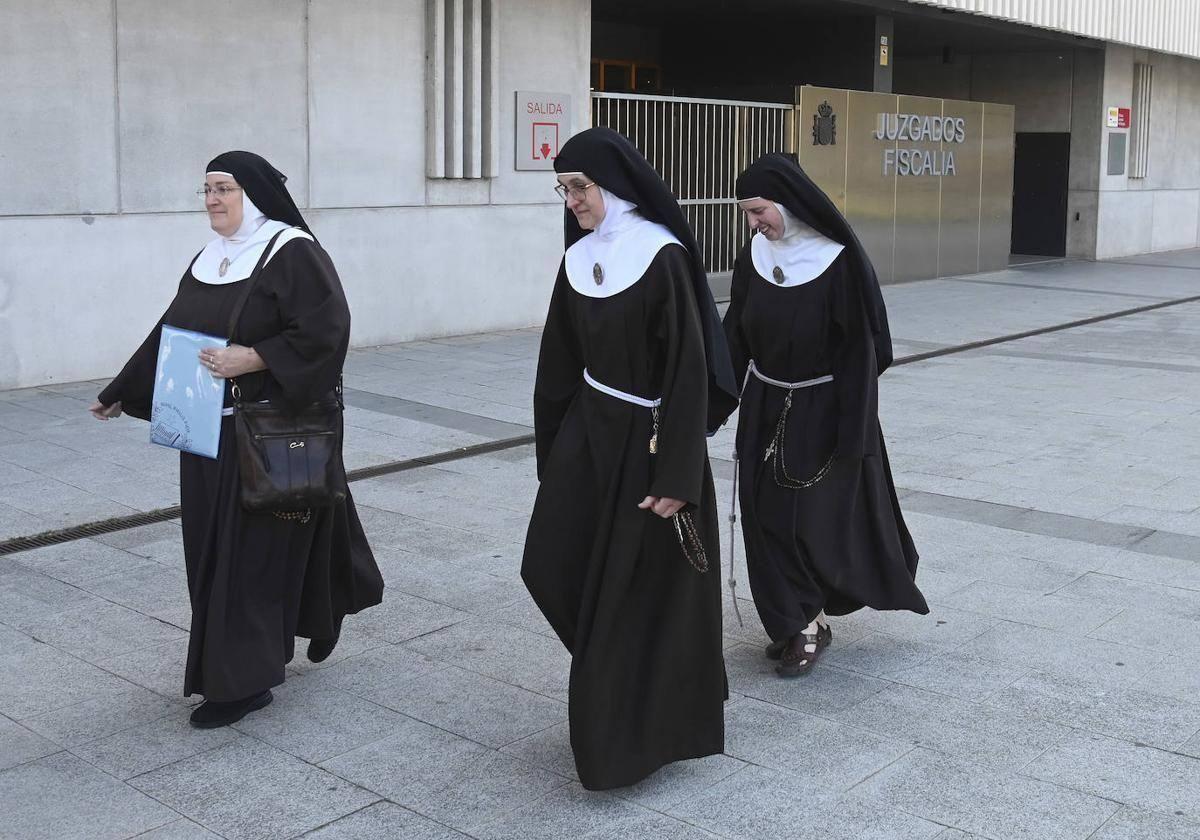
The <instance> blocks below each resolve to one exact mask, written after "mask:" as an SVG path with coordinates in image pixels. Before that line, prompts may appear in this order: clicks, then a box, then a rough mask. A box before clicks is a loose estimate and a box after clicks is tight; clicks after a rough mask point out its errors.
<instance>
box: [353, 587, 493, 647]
mask: <svg viewBox="0 0 1200 840" xmlns="http://www.w3.org/2000/svg"><path fill="white" fill-rule="evenodd" d="M468 618H470V614H469V613H465V612H462V611H461V610H456V609H454V608H452V607H447V606H446V605H445V604H437V603H434V602H433V601H426V600H425V599H424V598H414V597H413V596H411V595H405V594H404V593H403V592H391V591H386V592H384V594H383V603H382V604H379V605H378V606H375V607H372V608H371V609H369V610H367V611H365V612H364V613H362V614H361V615H358V616H356V619H357V620H356V621H355V625H354V626H355V627H356V629H357V630H358V631H359V632H361V633H366V634H367V635H368V636H375V637H376V638H379V639H383V640H384V641H387V642H391V643H392V644H398V643H400V642H405V641H408V640H409V639H415V638H418V637H421V636H425V635H426V634H429V633H433V632H435V631H437V630H440V629H441V628H444V627H449V626H451V625H454V624H457V623H458V622H460V621H465V620H467V619H468Z"/></svg>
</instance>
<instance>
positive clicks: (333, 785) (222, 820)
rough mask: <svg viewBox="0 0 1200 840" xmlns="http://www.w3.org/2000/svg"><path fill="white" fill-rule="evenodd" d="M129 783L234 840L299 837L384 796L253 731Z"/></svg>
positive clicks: (138, 777)
mask: <svg viewBox="0 0 1200 840" xmlns="http://www.w3.org/2000/svg"><path fill="white" fill-rule="evenodd" d="M129 783H130V784H131V785H132V786H133V787H135V788H137V789H138V790H140V791H143V792H145V793H146V794H148V795H150V796H153V797H154V798H155V799H157V800H158V801H159V802H162V803H164V804H166V805H168V806H170V807H171V808H173V809H174V810H175V811H178V812H179V813H180V814H182V815H184V816H185V817H188V818H189V819H191V820H193V821H195V822H197V823H199V824H200V825H202V826H204V827H205V828H208V829H210V830H212V831H215V832H216V833H218V834H220V835H222V836H223V837H227V838H229V840H250V839H251V838H263V837H292V836H295V835H297V834H300V833H302V832H304V831H308V830H311V829H313V828H317V827H319V826H322V825H325V824H326V823H328V822H331V821H333V820H335V819H337V818H338V817H341V816H344V815H346V814H349V813H351V812H353V811H357V810H359V809H360V808H362V807H364V806H366V805H370V804H371V803H372V802H375V801H378V799H379V797H378V796H376V795H375V794H373V793H371V792H370V791H366V790H363V789H361V788H357V787H355V786H354V785H353V784H351V783H349V782H346V781H343V780H342V779H339V778H337V777H336V776H333V775H331V774H329V773H326V772H324V771H322V770H321V769H319V768H317V767H314V766H313V765H311V764H306V763H304V762H303V761H300V760H299V759H297V758H293V757H292V756H290V755H288V754H287V753H284V752H281V751H279V750H277V749H274V748H273V747H270V746H268V745H266V744H263V743H260V742H257V741H254V740H252V739H249V738H243V739H239V740H237V741H235V742H233V743H231V744H227V745H225V746H223V747H218V748H217V749H214V750H209V751H208V752H204V753H200V754H199V755H196V756H193V757H191V758H187V759H184V760H183V761H177V762H175V763H174V764H171V765H168V766H166V767H163V768H161V769H158V770H153V771H151V772H149V773H146V774H144V775H141V776H137V777H135V778H133V779H132V780H130V782H129Z"/></svg>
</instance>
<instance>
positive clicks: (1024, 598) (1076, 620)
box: [947, 580, 1121, 635]
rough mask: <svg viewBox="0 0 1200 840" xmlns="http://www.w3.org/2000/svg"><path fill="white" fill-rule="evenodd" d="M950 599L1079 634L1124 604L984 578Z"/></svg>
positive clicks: (1004, 616)
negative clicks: (1102, 602)
mask: <svg viewBox="0 0 1200 840" xmlns="http://www.w3.org/2000/svg"><path fill="white" fill-rule="evenodd" d="M947 601H949V602H950V603H952V604H954V606H956V607H958V608H959V609H963V610H970V611H971V612H975V613H980V614H982V615H988V616H992V617H993V618H999V619H1007V620H1008V621H1014V622H1017V623H1018V624H1032V625H1033V626H1034V627H1045V628H1047V629H1049V630H1062V631H1064V632H1069V633H1075V634H1078V635H1086V634H1087V633H1088V632H1089V631H1091V630H1095V629H1096V628H1097V627H1099V626H1100V625H1102V624H1103V623H1104V622H1106V621H1108V620H1109V619H1111V618H1113V617H1115V616H1116V615H1117V614H1118V613H1119V612H1120V611H1121V608H1120V607H1112V606H1109V607H1104V606H1100V605H1097V604H1093V603H1087V602H1083V601H1077V600H1073V599H1071V598H1062V597H1059V596H1057V595H1046V594H1039V593H1035V592H1029V591H1028V590H1024V589H1018V588H1016V587H1012V586H1005V585H1004V584H1001V583H993V582H991V581H983V580H978V581H975V582H973V583H971V584H969V585H967V586H965V587H963V588H962V589H960V590H959V591H958V592H955V593H954V594H953V595H951V596H950V597H949V598H948V599H947Z"/></svg>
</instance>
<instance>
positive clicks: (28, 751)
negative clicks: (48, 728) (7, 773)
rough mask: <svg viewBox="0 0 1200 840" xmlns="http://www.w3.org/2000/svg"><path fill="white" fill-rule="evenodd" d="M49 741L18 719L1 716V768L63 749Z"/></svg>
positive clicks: (13, 765)
mask: <svg viewBox="0 0 1200 840" xmlns="http://www.w3.org/2000/svg"><path fill="white" fill-rule="evenodd" d="M61 749H62V747H60V746H59V745H58V744H56V743H54V742H53V741H49V740H47V739H45V738H43V737H42V736H40V735H38V734H37V733H36V732H33V731H31V730H29V729H26V728H25V727H24V726H21V725H20V724H19V723H17V722H16V721H13V720H10V719H8V718H6V717H0V770H7V769H8V768H9V767H16V766H17V765H18V764H24V763H25V762H27V761H34V760H36V759H39V758H42V757H44V756H47V755H51V754H53V753H56V752H58V751H59V750H61Z"/></svg>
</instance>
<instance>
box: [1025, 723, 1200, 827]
mask: <svg viewBox="0 0 1200 840" xmlns="http://www.w3.org/2000/svg"><path fill="white" fill-rule="evenodd" d="M1023 772H1024V773H1025V774H1026V775H1029V776H1033V777H1034V778H1038V779H1044V780H1046V781H1049V782H1054V783H1056V784H1059V785H1063V786H1066V787H1072V788H1075V789H1076V790H1081V791H1084V792H1086V793H1090V794H1092V795H1094V796H1103V797H1107V798H1108V799H1111V800H1113V801H1114V802H1122V803H1124V804H1126V805H1132V806H1135V807H1138V808H1144V809H1146V810H1150V811H1160V812H1163V813H1167V814H1175V815H1176V816H1183V817H1188V818H1189V819H1191V820H1194V821H1200V785H1197V784H1196V779H1198V778H1200V758H1193V757H1190V756H1186V755H1182V754H1179V753H1171V752H1165V751H1163V750H1159V749H1155V748H1154V747H1149V746H1137V745H1135V744H1130V743H1128V742H1126V741H1118V740H1116V739H1114V738H1108V737H1106V736H1104V735H1100V734H1089V733H1083V732H1080V733H1076V734H1074V735H1072V736H1071V737H1070V738H1068V739H1066V740H1064V741H1062V742H1060V743H1058V744H1056V745H1054V746H1053V747H1052V748H1051V749H1049V750H1047V751H1046V752H1045V754H1043V755H1041V756H1040V757H1038V758H1037V759H1036V760H1035V761H1033V762H1031V763H1030V764H1029V765H1028V766H1026V767H1025V769H1024V771H1023Z"/></svg>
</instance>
